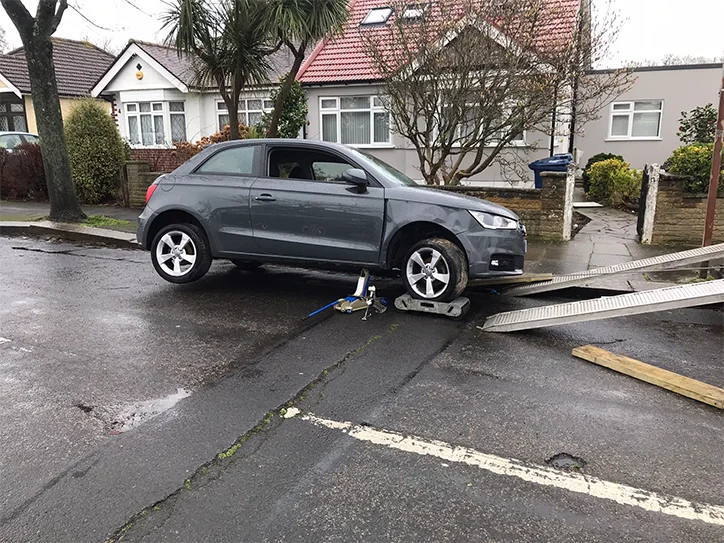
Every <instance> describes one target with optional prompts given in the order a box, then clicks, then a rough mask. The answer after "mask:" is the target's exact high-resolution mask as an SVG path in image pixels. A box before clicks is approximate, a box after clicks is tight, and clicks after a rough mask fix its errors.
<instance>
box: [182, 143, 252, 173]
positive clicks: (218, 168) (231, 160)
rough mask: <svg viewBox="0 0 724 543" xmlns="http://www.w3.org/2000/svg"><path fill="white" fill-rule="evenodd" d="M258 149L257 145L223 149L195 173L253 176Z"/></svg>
mask: <svg viewBox="0 0 724 543" xmlns="http://www.w3.org/2000/svg"><path fill="white" fill-rule="evenodd" d="M258 148H259V146H258V145H243V146H239V147H231V148H230V149H224V150H222V151H219V152H218V153H216V154H215V155H214V156H212V157H211V158H210V159H208V160H207V161H206V162H204V163H203V164H202V165H201V166H199V167H198V169H197V170H196V172H195V173H206V174H223V175H244V176H250V175H253V174H254V158H255V157H256V153H257V152H258V151H257V149H258Z"/></svg>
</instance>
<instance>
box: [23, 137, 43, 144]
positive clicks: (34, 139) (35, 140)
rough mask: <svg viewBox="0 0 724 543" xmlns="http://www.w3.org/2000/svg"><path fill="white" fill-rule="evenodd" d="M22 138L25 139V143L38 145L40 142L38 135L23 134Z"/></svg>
mask: <svg viewBox="0 0 724 543" xmlns="http://www.w3.org/2000/svg"><path fill="white" fill-rule="evenodd" d="M23 138H25V141H26V142H27V143H34V144H35V145H38V144H39V143H40V138H39V137H38V136H28V135H25V136H23Z"/></svg>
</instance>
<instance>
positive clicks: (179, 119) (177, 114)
mask: <svg viewBox="0 0 724 543" xmlns="http://www.w3.org/2000/svg"><path fill="white" fill-rule="evenodd" d="M168 109H169V112H170V113H169V119H170V121H171V141H172V142H174V143H176V142H177V141H186V112H185V104H184V103H183V102H169V103H168Z"/></svg>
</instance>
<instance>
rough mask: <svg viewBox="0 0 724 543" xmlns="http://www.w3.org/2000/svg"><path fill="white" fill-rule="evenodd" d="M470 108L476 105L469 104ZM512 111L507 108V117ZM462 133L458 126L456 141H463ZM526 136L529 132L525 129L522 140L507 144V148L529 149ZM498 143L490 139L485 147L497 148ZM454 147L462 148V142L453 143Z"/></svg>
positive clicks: (460, 127)
mask: <svg viewBox="0 0 724 543" xmlns="http://www.w3.org/2000/svg"><path fill="white" fill-rule="evenodd" d="M468 107H475V104H468ZM511 109H512V108H511V107H510V106H507V107H505V114H506V115H510V111H511ZM461 131H462V126H460V125H458V126H457V127H456V128H455V138H456V139H461V138H462V132H461ZM526 136H527V131H526V130H525V129H524V130H522V138H521V139H519V140H512V141H510V142H508V144H507V145H506V146H505V147H507V148H510V147H527V145H528V144H527V139H526ZM498 141H499V140H497V139H490V140H489V141H488V142H487V143H486V144H485V147H486V148H488V149H490V148H494V147H497V145H498ZM453 147H460V141H456V142H455V143H453Z"/></svg>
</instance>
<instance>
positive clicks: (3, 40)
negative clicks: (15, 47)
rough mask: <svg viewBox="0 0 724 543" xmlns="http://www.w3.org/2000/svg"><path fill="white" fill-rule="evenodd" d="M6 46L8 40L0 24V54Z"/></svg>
mask: <svg viewBox="0 0 724 543" xmlns="http://www.w3.org/2000/svg"><path fill="white" fill-rule="evenodd" d="M7 48H8V40H7V37H6V36H5V29H4V28H3V27H1V26H0V54H2V53H4V52H5V51H6V50H7Z"/></svg>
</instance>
